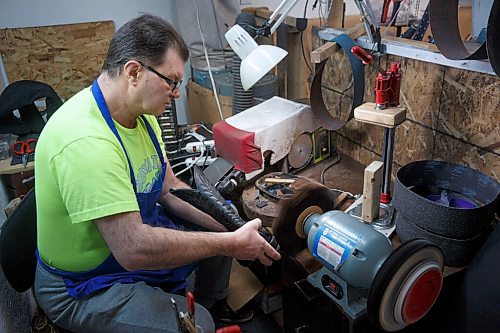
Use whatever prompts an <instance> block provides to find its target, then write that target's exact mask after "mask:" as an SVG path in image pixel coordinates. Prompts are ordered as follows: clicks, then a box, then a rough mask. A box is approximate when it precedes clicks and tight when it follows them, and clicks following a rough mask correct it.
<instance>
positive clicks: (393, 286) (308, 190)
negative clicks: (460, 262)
mask: <svg viewBox="0 0 500 333" xmlns="http://www.w3.org/2000/svg"><path fill="white" fill-rule="evenodd" d="M297 186H298V188H297V189H296V190H295V193H296V194H295V195H294V196H293V197H292V198H290V199H288V200H286V201H284V203H283V205H282V207H281V209H280V212H279V214H278V217H277V218H276V221H275V224H274V233H275V236H276V238H277V240H278V242H279V243H280V244H281V246H282V253H286V254H288V255H291V256H294V255H295V254H296V253H298V251H300V250H302V249H304V248H305V246H306V244H307V248H308V249H309V252H310V253H311V254H312V256H313V257H314V258H315V259H317V260H318V261H319V262H320V263H321V264H322V265H323V267H322V268H321V269H320V270H318V271H316V272H314V273H313V274H311V275H309V276H308V278H307V280H308V281H309V283H311V284H312V285H313V286H315V287H316V288H318V289H320V290H321V291H322V292H323V293H324V294H326V295H327V296H328V297H329V298H330V299H331V300H332V301H333V302H335V303H336V304H337V305H338V307H340V309H341V310H342V312H343V313H344V314H345V315H347V316H348V317H349V318H350V319H351V320H356V319H359V318H360V317H361V316H363V315H365V314H368V316H369V318H370V321H371V322H372V323H374V324H375V325H376V326H378V327H380V328H382V329H384V330H386V331H391V332H392V331H397V330H400V329H403V328H404V327H406V326H407V325H409V324H412V323H414V322H416V321H418V320H419V319H421V318H422V317H423V316H424V315H425V314H426V313H427V312H428V311H429V310H430V308H431V307H432V305H433V304H434V302H435V301H436V299H437V297H438V296H439V292H440V290H441V286H442V282H443V274H442V271H443V255H442V252H441V250H440V249H439V248H438V247H437V246H435V245H433V244H431V243H429V242H427V241H425V240H422V239H415V240H412V241H409V242H407V243H404V244H402V245H401V246H399V247H398V248H397V249H396V250H393V248H392V245H391V242H390V241H389V239H387V237H385V236H384V235H383V234H382V233H380V232H378V231H376V230H375V229H374V228H373V227H372V226H371V225H370V224H367V223H363V222H362V221H360V220H359V219H357V218H355V217H352V216H351V215H349V214H347V213H345V212H343V211H338V210H331V209H332V208H333V207H334V202H335V198H336V196H335V195H334V194H333V192H332V191H330V190H329V189H328V188H326V187H324V186H322V185H320V184H317V183H311V182H309V183H304V184H300V185H297Z"/></svg>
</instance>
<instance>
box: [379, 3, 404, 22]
mask: <svg viewBox="0 0 500 333" xmlns="http://www.w3.org/2000/svg"><path fill="white" fill-rule="evenodd" d="M401 2H402V0H392V15H391V19H390V20H389V22H392V21H394V22H393V23H392V25H394V24H395V23H396V22H395V21H396V18H395V16H397V15H398V11H399V7H400V6H401ZM390 3H391V0H384V4H383V5H382V15H381V17H380V22H381V23H385V22H386V21H387V15H388V14H389V4H390Z"/></svg>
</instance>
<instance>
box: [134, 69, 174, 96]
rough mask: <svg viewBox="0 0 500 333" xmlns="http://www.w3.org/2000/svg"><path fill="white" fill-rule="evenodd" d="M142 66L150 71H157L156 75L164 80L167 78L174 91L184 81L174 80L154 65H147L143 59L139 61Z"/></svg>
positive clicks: (166, 80)
mask: <svg viewBox="0 0 500 333" xmlns="http://www.w3.org/2000/svg"><path fill="white" fill-rule="evenodd" d="M138 62H139V63H140V64H141V66H142V67H144V68H146V69H147V70H148V71H151V72H153V73H155V74H156V75H158V76H159V77H160V78H162V79H163V80H165V82H167V83H168V84H169V85H170V88H171V89H172V92H174V91H176V90H177V89H179V87H180V85H181V83H182V80H180V81H174V80H172V79H171V78H168V77H166V76H165V75H163V74H161V73H159V72H158V71H157V70H155V69H154V68H153V67H151V66H149V65H146V64H145V63H143V62H142V61H138Z"/></svg>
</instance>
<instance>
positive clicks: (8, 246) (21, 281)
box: [0, 189, 36, 292]
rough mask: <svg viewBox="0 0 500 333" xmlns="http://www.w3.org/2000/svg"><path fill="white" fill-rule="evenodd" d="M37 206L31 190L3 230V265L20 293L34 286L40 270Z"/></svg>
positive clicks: (0, 234) (0, 257) (0, 244)
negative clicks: (36, 253) (37, 243)
mask: <svg viewBox="0 0 500 333" xmlns="http://www.w3.org/2000/svg"><path fill="white" fill-rule="evenodd" d="M35 251H36V203H35V190H34V189H31V190H30V191H29V192H28V194H26V196H25V197H24V199H23V200H22V201H21V203H20V204H19V206H18V207H17V208H16V209H15V210H14V212H12V214H11V215H10V216H9V217H8V218H7V220H6V221H5V222H4V224H3V226H2V228H1V229H0V266H1V267H2V270H3V273H4V275H5V277H6V279H7V281H8V282H9V284H10V285H11V286H12V288H14V289H15V290H17V291H18V292H24V291H26V290H28V289H29V288H31V286H33V283H34V281H35V270H36V257H35Z"/></svg>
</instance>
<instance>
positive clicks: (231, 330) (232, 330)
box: [215, 325, 241, 333]
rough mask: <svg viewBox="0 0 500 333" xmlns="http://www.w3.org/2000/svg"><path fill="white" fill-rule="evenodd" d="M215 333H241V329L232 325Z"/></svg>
mask: <svg viewBox="0 0 500 333" xmlns="http://www.w3.org/2000/svg"><path fill="white" fill-rule="evenodd" d="M215 333H241V329H240V327H239V326H238V325H232V326H228V327H223V328H219V329H218V330H217V331H216V332H215Z"/></svg>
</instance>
